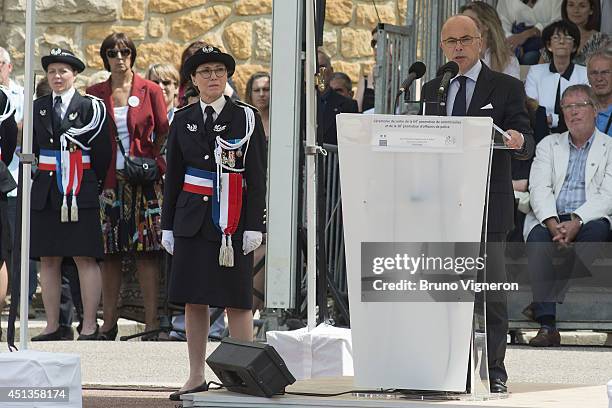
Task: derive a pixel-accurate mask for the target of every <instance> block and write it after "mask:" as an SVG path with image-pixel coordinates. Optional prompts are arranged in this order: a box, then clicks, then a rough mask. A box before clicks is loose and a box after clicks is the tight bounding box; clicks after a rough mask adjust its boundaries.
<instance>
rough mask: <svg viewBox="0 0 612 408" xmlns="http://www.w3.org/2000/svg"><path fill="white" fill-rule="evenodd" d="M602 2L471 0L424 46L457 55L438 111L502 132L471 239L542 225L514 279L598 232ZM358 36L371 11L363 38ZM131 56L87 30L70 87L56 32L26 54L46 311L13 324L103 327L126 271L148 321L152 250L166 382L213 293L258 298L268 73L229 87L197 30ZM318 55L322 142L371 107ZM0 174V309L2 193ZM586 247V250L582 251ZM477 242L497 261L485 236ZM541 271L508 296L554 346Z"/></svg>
mask: <svg viewBox="0 0 612 408" xmlns="http://www.w3.org/2000/svg"><path fill="white" fill-rule="evenodd" d="M611 12H612V11H611V10H610V5H609V4H608V3H607V2H605V1H604V2H602V3H600V1H599V0H540V1H538V0H500V1H499V2H498V5H497V8H494V7H492V6H490V5H489V4H487V3H486V2H483V1H474V2H470V3H467V4H466V5H464V6H463V7H462V8H461V9H460V13H461V15H458V16H453V17H451V18H450V19H449V20H448V21H447V22H446V23H445V24H444V26H443V27H442V31H441V43H440V47H441V49H442V51H443V52H444V54H445V56H446V57H447V59H449V60H454V61H456V62H457V63H458V65H459V74H458V75H457V76H456V77H455V78H453V79H452V80H451V83H450V86H449V88H448V89H449V91H448V92H449V94H448V104H447V112H446V113H447V115H456V116H466V115H467V116H470V115H475V116H478V115H480V114H481V113H480V112H478V113H474V112H475V111H474V109H470V108H471V107H473V106H476V105H478V106H485V105H487V103H489V104H491V105H492V106H493V109H491V110H490V112H489V113H488V115H490V116H491V117H492V118H493V120H494V122H495V123H496V124H497V125H498V126H499V127H501V128H502V129H504V130H505V131H506V132H507V135H508V138H507V139H506V140H505V143H506V145H507V146H508V147H510V148H511V149H512V150H505V151H496V152H495V153H494V156H493V162H492V177H491V180H492V181H491V183H492V187H491V189H490V191H491V192H492V193H491V197H490V201H489V208H490V209H491V210H490V211H489V220H488V230H487V242H503V241H505V240H506V239H507V238H508V236H509V235H508V234H509V232H510V231H511V230H513V229H514V230H515V231H516V230H520V233H519V234H518V235H520V237H521V239H524V241H526V242H538V243H542V242H543V243H547V244H549V245H548V246H547V247H546V248H547V249H546V251H528V252H527V255H528V258H529V270H530V274H531V278H532V281H533V282H548V281H550V277H549V276H548V275H550V274H551V272H550V270H551V268H552V266H551V264H550V261H551V258H552V255H551V253H552V251H553V249H554V245H562V246H567V245H568V244H570V243H572V242H591V241H602V240H604V241H605V240H608V239H609V231H610V220H611V218H610V216H611V215H612V185H609V184H610V183H611V181H610V177H611V176H610V175H611V174H612V149H610V148H608V147H607V146H608V143H606V141H607V137H609V136H612V129H611V124H612V42H611V41H610V38H609V35H610V32H611V27H610V25H611V24H612V16H610V13H611ZM376 35H377V30H376V29H374V30H373V31H372V41H371V46H372V50H373V53H374V55H375V54H376V47H377V38H376ZM137 57H138V55H137V48H136V46H135V44H134V42H133V41H132V40H131V39H130V38H129V37H128V36H127V35H125V34H123V33H113V34H111V35H109V36H108V37H106V38H105V39H104V40H103V42H102V44H101V45H100V58H101V60H102V62H103V65H104V67H105V71H106V74H104V73H101V74H99V75H101V76H99V75H98V74H96V75H93V76H92V78H97V80H90V82H89V84H88V87H87V89H86V90H77V89H76V88H75V80H76V78H77V76H78V75H79V74H80V73H81V72H82V71H83V70H84V69H85V64H84V63H83V62H82V61H81V60H80V59H79V58H78V57H77V56H76V55H75V54H74V53H73V52H72V51H70V50H65V49H52V50H51V52H50V53H49V55H45V56H43V57H42V58H41V65H42V68H43V70H44V71H45V73H46V75H45V77H44V78H43V80H41V81H40V82H39V83H38V85H37V89H36V94H37V95H36V96H37V99H36V100H35V102H34V111H33V114H34V121H33V146H34V153H35V155H36V158H37V168H36V170H35V171H34V172H33V175H32V179H33V184H32V192H31V207H32V211H31V224H32V230H31V231H32V232H31V248H30V253H31V257H32V259H33V260H34V261H36V264H35V265H38V267H33V268H31V269H32V270H31V271H30V275H31V282H32V276H33V278H34V284H32V283H31V285H30V286H34V287H35V286H36V284H35V282H36V280H35V279H36V275H37V273H38V274H39V275H40V286H41V289H42V298H43V303H44V308H45V315H46V321H47V324H46V327H45V329H44V330H43V331H42V333H41V334H39V335H38V336H35V337H34V338H33V339H32V340H33V341H50V340H72V339H73V338H74V333H73V329H72V313H73V307H74V308H75V310H76V312H77V313H76V314H77V319H78V320H79V326H78V328H77V331H78V340H115V339H116V337H117V333H118V325H117V321H118V318H119V317H120V311H119V306H120V304H121V301H122V300H123V299H124V298H125V297H127V296H131V294H132V293H133V292H124V291H123V290H122V280H123V279H124V277H125V275H126V274H127V273H129V272H133V273H135V274H136V276H137V278H138V282H139V286H140V288H139V291H140V293H141V294H142V298H143V311H144V312H143V316H142V320H143V321H144V323H145V324H146V329H147V330H154V329H156V327H157V326H158V325H159V313H158V309H159V306H160V305H159V296H158V294H159V293H160V290H161V291H165V288H160V282H162V278H163V277H162V270H163V268H162V264H163V253H164V251H166V252H168V253H169V254H171V255H172V261H171V271H172V272H171V273H170V274H169V275H168V276H167V277H165V278H167V279H169V293H168V296H169V301H170V302H171V303H173V304H176V305H180V306H184V310H185V314H184V316H181V317H179V318H177V319H176V320H175V324H176V325H177V326H181V327H180V328H183V327H184V328H185V330H186V331H187V333H188V334H189V335H188V336H187V341H188V343H189V360H190V374H189V379H188V380H187V382H186V383H185V385H184V386H183V387H182V388H181V389H180V390H179V391H177V392H176V393H174V394H173V395H172V398H173V399H177V398H180V395H181V394H183V393H186V392H194V391H198V390H204V389H205V388H206V382H205V379H204V377H203V372H204V371H203V361H204V360H203V356H204V355H205V351H206V338H207V337H208V336H209V318H210V315H211V313H212V311H213V310H214V308H215V307H219V308H224V309H225V310H226V313H227V317H228V322H229V333H230V335H231V336H233V337H236V338H239V339H243V340H250V339H252V337H253V332H252V331H253V322H252V319H253V311H254V310H255V309H257V308H259V307H262V305H263V303H262V302H263V295H262V292H263V276H262V274H260V275H259V276H257V277H256V278H255V279H254V277H253V265H254V263H256V262H257V260H258V259H260V258H261V257H262V248H263V247H262V244H264V245H265V234H264V232H265V223H266V210H265V196H266V194H265V191H266V150H267V147H266V146H267V143H268V140H269V138H270V122H269V102H270V84H271V77H270V74H269V73H267V72H257V73H255V74H254V75H252V76H251V78H250V79H249V80H248V82H247V84H246V93H245V95H242V96H243V97H244V99H245V100H246V103H244V102H241V101H240V100H239V95H238V92H237V91H236V90H235V88H234V87H233V84H232V81H231V77H232V75H233V73H234V71H235V69H236V62H235V60H234V59H233V57H232V56H231V55H229V54H226V53H224V52H222V51H221V50H220V49H219V48H217V47H215V46H212V45H210V44H207V43H205V42H203V41H196V42H194V43H192V44H190V45H189V46H188V47H186V49H185V50H184V51H183V53H182V55H181V66H180V67H179V69H177V68H176V67H175V66H173V65H172V64H168V63H164V62H160V63H156V64H153V65H151V66H150V67H149V68H148V69H147V71H146V73H145V75H144V76H141V75H139V74H138V73H137V72H136V71H135V70H134V64H135V62H136V59H137ZM317 62H318V69H319V73H320V76H321V78H322V82H323V85H322V88H321V89H319V91H318V115H317V121H318V130H317V132H318V135H317V137H318V140H319V142H321V143H328V144H336V143H337V134H336V121H335V116H336V115H337V114H339V113H342V112H347V113H357V112H362V113H371V112H373V107H374V95H375V92H376V91H377V90H376V89H375V73H374V70H373V71H372V72H370V73H369V74H368V75H367V76H364V77H360V78H350V77H349V76H348V75H347V74H346V73H342V72H334V70H333V68H332V62H331V59H330V57H329V56H328V55H327V54H326V53H325V52H324V50H323V49H320V50H319V51H318V53H317ZM525 66H527V67H525ZM11 70H12V65H11V60H10V55H9V54H8V52H7V51H6V50H4V49H3V48H0V83H1V84H2V86H3V88H2V92H0V148H1V156H0V157H1V160H2V162H3V163H4V167H7V169H3V167H2V165H1V164H0V173H2V172H3V171H6V172H8V171H9V170H12V171H13V174H15V170H16V168H17V166H16V165H15V163H17V162H18V160H16V159H15V156H14V152H15V151H16V150H17V151H18V150H19V145H20V141H19V139H18V134H19V132H20V130H21V123H22V120H23V104H24V98H23V88H21V87H20V86H19V85H18V84H16V83H15V81H13V80H12V79H11V78H10V73H11ZM439 81H440V78H436V79H434V80H432V81H431V82H428V83H426V84H425V85H424V87H423V89H422V93H421V97H422V98H425V99H428V98H429V97H428V95H430V96H431V99H435V92H436V91H437V89H438V83H439ZM354 83H356V84H357V86H356V89H353V84H354ZM482 89H487V92H483V91H482ZM380 92H384V90H380ZM437 113H438V111H437V109H436V110H435V112H434V111H431V112H430V111H429V110H426V111H425V114H437ZM534 151H535V156H534ZM587 162H589V163H591V165H590V166H588V167H587V166H586V163H587ZM559 171H560V172H561V174H558V172H559ZM15 178H16V177H15ZM1 184H2V183H0V212H1V214H2V217H1V218H2V222H1V223H0V237H1V241H0V251H1V253H2V256H3V260H4V264H3V266H2V269H0V309H1V308H2V306H3V302H4V295H5V293H6V287H7V282H8V279H7V268H6V263H7V262H8V255H6V254H7V250H8V249H9V248H10V245H12V244H11V243H12V239H13V237H14V235H15V231H14V218H15V201H16V197H15V192H14V191H12V190H13V189H11V190H9V191H4V190H3V189H2V187H3V186H2V185H1ZM521 194H522V195H521ZM525 195H529V196H530V197H531V198H530V199H529V200H527V201H528V205H526V206H525V205H523V207H519V209H520V208H522V209H521V211H522V212H523V215H522V218H523V222H524V223H523V224H518V223H517V220H520V219H521V218H520V217H515V213H516V208H515V203H516V200H515V197H524V196H525ZM11 208H12V210H11ZM519 212H520V211H519ZM515 235H516V234H515ZM594 256H595V255H593V254H591V253H589V252H588V251H587V253H586V254H585V255H584V256H583V257H582V259H583V260H584V259H586V260H588V261H591V260H592V259H593V258H594ZM489 261H490V262H489V265H494V266H493V267H492V268H493V269H495V270H497V271H500V272H501V271H504V264H503V254H498V255H497V256H494V255H492V256H490V258H489ZM37 269H39V270H38V271H37ZM547 274H548V275H547ZM549 286H550V285H548V284H545V283H541V284H540V285H534V302H533V303H532V304H531V305H529V306H528V307H527V308H526V309H525V314H526V315H528V316H529V317H530V318H531V319H533V320H534V321H537V322H538V323H540V325H541V329H540V331H539V332H538V335H537V336H536V337H535V338H534V339H533V340H532V341H531V342H530V344H531V345H533V346H554V345H559V333H558V330H557V329H556V326H555V316H556V306H555V305H556V302H555V300H557V299H556V298H555V295H554V294H551V293H550V290H551V289H550V287H549ZM100 300H102V307H103V325H102V326H98V324H97V318H96V317H97V310H98V306H99V303H100ZM209 306H211V308H210V309H209ZM223 320H224V319H223V316H221V319H220V323H221V324H222V323H223ZM507 320H508V319H507V311H506V299H505V296H503V297H502V298H500V299H494V301H491V302H489V307H488V308H487V327H488V330H489V331H490V335H489V339H488V341H489V344H488V349H489V371H490V377H491V384H492V385H491V390H492V391H494V392H505V390H506V386H505V382H506V380H507V374H506V371H505V367H504V355H505V342H506V332H507V328H508V321H507ZM183 325H184V326H183ZM211 330H212V329H211ZM0 334H1V333H0ZM174 337H176V338H183V339H184V336H181V334H180V333H174ZM159 338H160V337H159V335H158V333H152V334H150V335H146V336H143V337H142V340H157V339H159Z"/></svg>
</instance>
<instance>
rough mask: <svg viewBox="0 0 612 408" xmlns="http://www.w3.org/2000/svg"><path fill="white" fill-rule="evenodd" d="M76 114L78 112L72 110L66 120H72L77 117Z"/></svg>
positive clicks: (77, 114)
mask: <svg viewBox="0 0 612 408" xmlns="http://www.w3.org/2000/svg"><path fill="white" fill-rule="evenodd" d="M77 116H79V112H72V113H71V114H69V115H68V120H69V121H71V122H72V121H73V120H75V119H76V118H77Z"/></svg>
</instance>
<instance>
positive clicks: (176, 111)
mask: <svg viewBox="0 0 612 408" xmlns="http://www.w3.org/2000/svg"><path fill="white" fill-rule="evenodd" d="M196 104H198V102H194V103H190V104H189V105H185V106H182V107H180V108H177V109H176V110H175V111H174V114H175V115H176V114H179V115H180V114H182V112H186V111H188V110H189V109H191V108H193V106H194V105H196Z"/></svg>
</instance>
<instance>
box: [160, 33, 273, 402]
mask: <svg viewBox="0 0 612 408" xmlns="http://www.w3.org/2000/svg"><path fill="white" fill-rule="evenodd" d="M235 65H236V63H235V61H234V58H232V56H230V55H229V54H225V53H223V52H221V51H220V50H219V49H218V48H215V47H212V46H208V45H205V46H204V47H202V48H201V49H199V50H198V51H197V52H196V53H195V54H193V55H192V56H191V57H189V59H188V60H187V61H186V62H185V65H184V68H183V69H184V71H185V72H184V74H186V75H189V76H190V77H191V80H192V81H193V84H194V85H195V86H196V87H197V89H198V90H199V93H200V101H199V102H198V103H194V104H191V105H189V106H187V107H185V108H183V109H181V110H179V111H177V112H176V113H175V116H174V121H173V122H172V126H171V128H170V135H169V136H168V152H167V161H168V169H167V172H166V179H165V183H166V184H165V191H164V208H163V211H162V228H163V233H162V245H163V246H164V248H166V250H167V251H168V252H169V253H171V254H172V253H173V254H174V256H173V260H172V272H171V277H170V294H169V297H170V301H171V302H173V303H179V304H185V321H186V331H187V342H188V349H189V363H190V367H189V368H190V372H189V379H188V380H187V382H186V383H185V385H184V386H183V387H182V388H181V389H180V390H179V391H177V392H175V393H173V394H172V395H171V396H170V399H172V400H178V399H180V395H182V394H185V393H191V392H197V391H203V390H206V389H207V387H206V382H205V379H204V356H205V354H206V340H207V337H208V329H209V315H208V306H209V305H210V306H217V307H225V308H226V310H227V315H228V320H229V330H230V336H232V337H234V338H237V339H241V340H248V341H250V340H252V338H253V322H252V315H251V306H252V289H253V276H252V271H253V250H255V248H257V247H258V246H259V245H260V244H261V238H262V231H263V230H264V224H265V221H264V217H265V215H264V208H265V191H266V174H265V156H264V144H265V135H264V130H263V126H262V123H261V119H260V117H259V114H258V113H257V112H256V109H255V108H253V107H250V106H248V105H246V104H243V103H240V102H232V101H231V100H230V99H229V98H228V97H225V96H224V95H223V90H224V89H225V84H226V82H227V79H228V77H231V76H232V74H233V73H234V68H235Z"/></svg>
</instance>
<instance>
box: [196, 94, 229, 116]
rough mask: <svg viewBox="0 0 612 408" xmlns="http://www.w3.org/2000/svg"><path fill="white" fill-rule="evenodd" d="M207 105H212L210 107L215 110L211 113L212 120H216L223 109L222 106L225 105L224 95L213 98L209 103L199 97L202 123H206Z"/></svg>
mask: <svg viewBox="0 0 612 408" xmlns="http://www.w3.org/2000/svg"><path fill="white" fill-rule="evenodd" d="M207 106H212V108H213V109H214V110H215V113H213V121H215V120H217V118H218V117H219V114H220V113H221V111H222V110H223V107H224V106H225V96H223V95H221V96H220V97H219V99H215V100H214V101H213V102H211V103H205V102H204V101H203V100H201V99H200V107H201V108H202V114H203V115H204V123H206V107H207Z"/></svg>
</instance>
